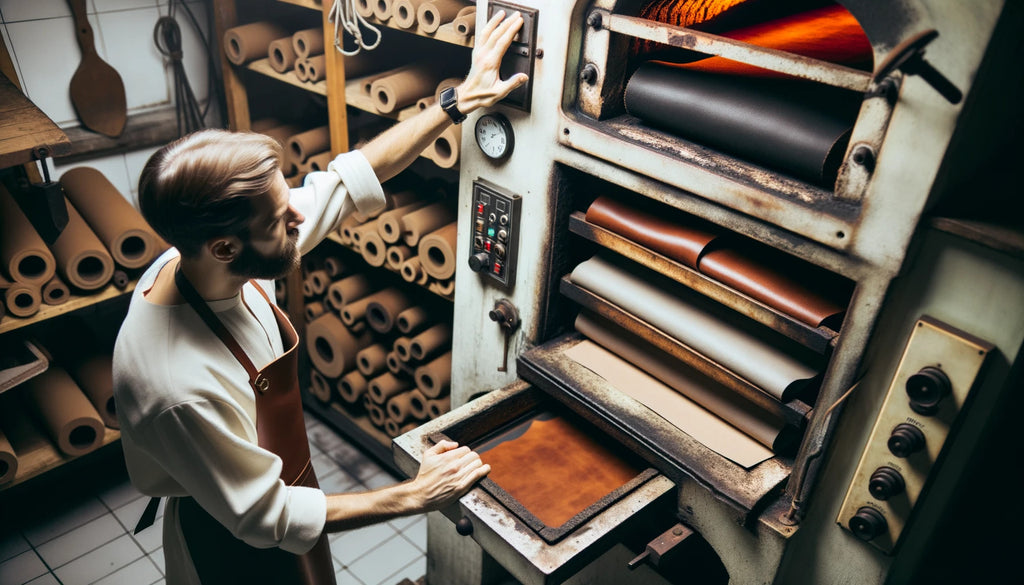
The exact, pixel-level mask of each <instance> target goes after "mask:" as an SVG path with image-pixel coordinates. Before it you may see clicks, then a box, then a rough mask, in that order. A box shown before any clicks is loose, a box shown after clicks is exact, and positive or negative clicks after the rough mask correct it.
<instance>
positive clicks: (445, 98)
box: [441, 87, 466, 124]
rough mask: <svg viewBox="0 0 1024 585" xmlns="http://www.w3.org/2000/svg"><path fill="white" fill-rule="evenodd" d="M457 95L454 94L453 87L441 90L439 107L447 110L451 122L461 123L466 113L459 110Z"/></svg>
mask: <svg viewBox="0 0 1024 585" xmlns="http://www.w3.org/2000/svg"><path fill="white" fill-rule="evenodd" d="M458 103H459V100H458V96H457V95H456V94H455V88H454V87H449V88H447V89H445V90H444V91H442V92H441V109H442V110H444V111H445V112H448V115H449V116H451V119H452V122H455V123H456V124H461V123H462V121H463V120H465V119H466V114H463V113H462V112H460V111H459V106H458Z"/></svg>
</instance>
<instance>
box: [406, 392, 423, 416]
mask: <svg viewBox="0 0 1024 585" xmlns="http://www.w3.org/2000/svg"><path fill="white" fill-rule="evenodd" d="M409 412H410V414H412V415H413V416H414V417H415V418H418V419H421V420H422V419H425V418H427V397H426V396H424V395H423V393H422V392H420V390H419V388H413V389H412V390H410V391H409Z"/></svg>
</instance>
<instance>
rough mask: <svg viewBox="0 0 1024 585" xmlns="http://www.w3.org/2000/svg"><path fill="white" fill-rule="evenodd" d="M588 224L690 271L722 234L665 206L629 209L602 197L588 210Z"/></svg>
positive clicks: (639, 206)
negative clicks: (666, 258)
mask: <svg viewBox="0 0 1024 585" xmlns="http://www.w3.org/2000/svg"><path fill="white" fill-rule="evenodd" d="M586 218H587V221H588V222H590V223H592V224H594V225H598V226H601V227H603V228H605V229H607V230H609V231H611V232H614V233H616V234H618V235H620V236H622V237H624V238H626V239H628V240H631V241H633V242H636V243H637V244H640V245H641V246H644V247H645V248H648V249H650V250H653V251H655V252H658V253H659V254H662V255H664V256H667V257H668V258H671V259H672V260H675V261H676V262H679V263H681V264H685V265H686V266H689V267H690V268H697V261H698V259H699V258H700V255H701V254H702V253H703V252H704V251H705V250H707V248H708V245H709V244H711V242H712V241H713V240H715V239H716V238H718V237H719V236H720V235H721V234H722V230H721V229H718V228H716V227H715V226H713V225H711V224H708V223H706V222H705V221H703V220H701V219H700V218H697V217H694V216H692V215H689V214H686V213H683V212H681V211H678V210H675V209H672V208H669V207H667V206H665V205H655V204H653V203H651V204H644V203H636V204H630V205H627V204H625V203H623V202H621V201H618V200H616V199H613V198H611V197H606V196H601V197H598V198H597V199H595V200H594V202H593V203H591V204H590V207H589V208H588V209H587V215H586Z"/></svg>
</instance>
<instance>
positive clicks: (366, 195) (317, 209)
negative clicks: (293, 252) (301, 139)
mask: <svg viewBox="0 0 1024 585" xmlns="http://www.w3.org/2000/svg"><path fill="white" fill-rule="evenodd" d="M291 202H292V205H293V206H295V208H296V209H297V210H298V211H299V212H301V213H302V214H303V215H305V216H306V221H305V222H304V223H303V224H302V225H300V226H299V250H301V252H302V253H303V254H305V253H306V252H309V251H310V250H312V249H313V248H314V247H316V245H317V244H319V243H320V242H321V241H322V240H323V239H324V238H326V237H327V235H328V234H329V233H331V232H332V231H334V230H336V229H338V226H339V225H341V221H342V220H343V219H345V217H347V216H348V215H349V214H350V213H352V212H353V211H359V212H360V213H362V214H364V215H373V214H374V213H376V212H377V211H380V210H381V209H383V208H384V207H385V206H386V205H387V198H386V197H385V196H384V189H383V188H382V187H381V185H380V181H379V180H378V179H377V175H376V174H374V172H373V167H372V166H370V163H369V161H367V160H366V157H365V156H363V153H361V152H359V151H358V150H353V151H351V152H346V153H343V154H339V155H338V156H337V157H335V159H334V160H333V161H331V163H330V164H329V165H327V170H325V171H317V172H312V173H309V174H308V175H306V179H305V181H304V183H303V185H302V186H301V187H298V188H295V189H292V191H291Z"/></svg>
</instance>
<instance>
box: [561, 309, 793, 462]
mask: <svg viewBox="0 0 1024 585" xmlns="http://www.w3.org/2000/svg"><path fill="white" fill-rule="evenodd" d="M575 325H576V330H577V331H579V332H580V333H582V334H583V335H585V336H586V337H587V338H588V339H590V340H592V341H594V342H595V343H597V344H599V345H601V346H603V347H604V348H605V349H607V350H608V351H610V352H612V353H614V354H616V355H617V356H619V357H621V358H622V359H624V360H626V361H627V362H629V363H631V364H633V365H634V366H636V367H637V368H639V369H641V370H643V371H644V372H647V373H648V374H650V375H651V376H653V377H654V378H656V379H658V380H660V381H661V382H662V383H663V384H665V385H666V386H668V387H669V388H672V389H673V390H675V391H676V392H678V393H679V394H682V395H683V396H685V397H687V398H689V399H690V400H692V401H694V402H696V403H697V404H699V405H700V406H702V407H703V408H705V409H707V410H708V411H709V412H711V413H712V414H714V415H716V416H718V417H719V418H721V419H722V420H724V421H725V422H727V423H729V424H731V425H732V426H734V427H736V428H737V429H739V430H740V431H742V432H744V433H745V434H747V435H749V436H750V437H751V438H753V439H755V440H756V441H757V442H758V443H761V444H762V445H764V446H766V447H768V448H769V449H774V450H778V449H780V448H783V447H785V446H787V445H783V444H781V443H780V442H779V439H780V434H781V433H782V431H783V428H784V427H785V421H783V420H782V419H780V418H779V417H777V416H775V415H774V414H772V413H770V412H766V411H765V410H763V409H761V408H758V407H757V406H756V405H754V404H752V403H751V402H750V401H748V400H745V399H744V398H743V397H742V396H740V395H738V394H736V393H734V392H733V391H731V390H730V389H728V388H726V387H724V386H722V385H721V384H719V383H717V382H715V381H714V380H712V379H710V378H708V377H707V376H705V375H704V374H702V373H701V372H699V371H697V370H695V369H693V368H692V367H690V366H688V365H687V364H684V363H682V362H680V361H679V360H678V359H676V358H674V357H672V356H671V355H669V354H667V353H665V352H664V351H662V350H661V349H659V348H658V347H655V346H654V345H652V344H651V343H650V342H648V341H646V340H644V339H642V338H641V337H640V336H638V335H634V334H632V333H630V332H629V331H626V330H625V329H623V328H621V327H619V326H617V325H615V324H614V323H612V322H611V321H609V320H607V319H604V318H602V317H600V316H598V315H595V314H592V313H590V312H589V311H583V312H581V313H580V314H579V315H578V316H577V317H576V323H575ZM627 390H628V389H627ZM660 414H666V415H667V414H668V413H660ZM666 418H668V416H666ZM786 439H787V437H783V440H786Z"/></svg>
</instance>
